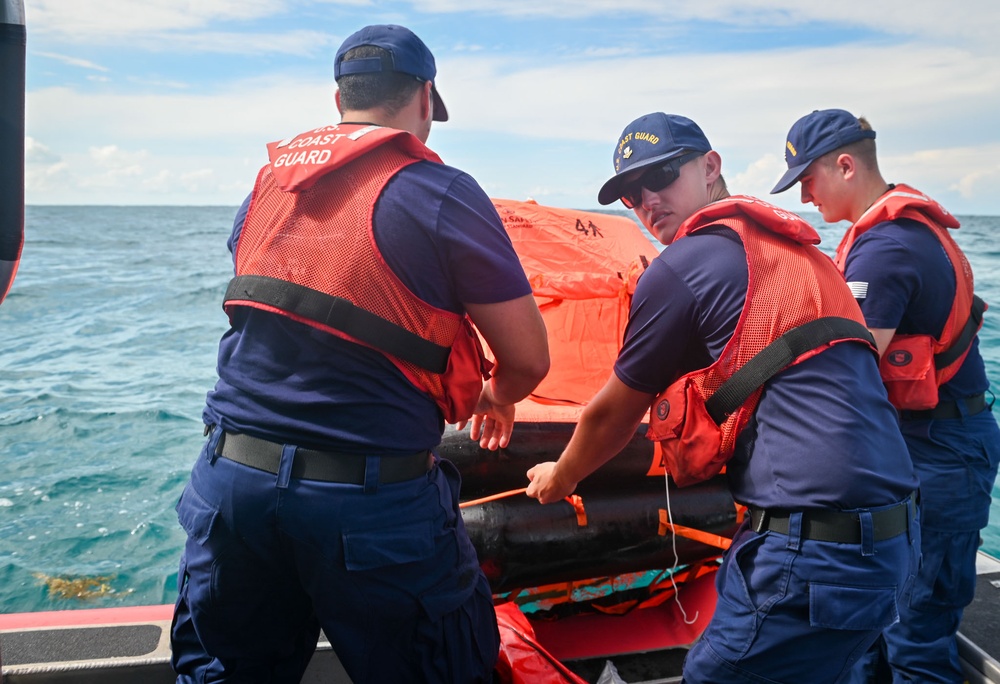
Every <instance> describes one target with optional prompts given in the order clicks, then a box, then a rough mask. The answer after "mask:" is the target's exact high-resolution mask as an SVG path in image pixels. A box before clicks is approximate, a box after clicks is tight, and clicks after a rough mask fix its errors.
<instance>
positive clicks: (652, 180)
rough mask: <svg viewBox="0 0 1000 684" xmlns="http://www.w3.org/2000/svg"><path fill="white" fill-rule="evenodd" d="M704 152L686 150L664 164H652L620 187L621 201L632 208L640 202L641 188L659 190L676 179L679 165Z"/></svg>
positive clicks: (679, 172)
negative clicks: (652, 165)
mask: <svg viewBox="0 0 1000 684" xmlns="http://www.w3.org/2000/svg"><path fill="white" fill-rule="evenodd" d="M703 154H705V153H704V152H688V153H687V154H682V155H680V156H679V157H674V158H673V159H671V160H670V161H668V162H667V163H666V164H662V165H660V166H654V167H653V168H651V169H649V170H647V171H646V172H645V173H643V174H642V175H641V176H639V177H638V178H636V179H635V180H634V181H632V182H631V183H629V184H627V185H625V186H624V187H622V196H621V201H622V204H624V205H625V206H626V207H628V208H629V209H634V208H636V207H638V206H639V205H641V204H642V189H643V188H646V189H647V190H649V191H650V192H659V191H660V190H663V189H664V188H665V187H667V186H668V185H670V184H671V183H673V182H674V181H675V180H677V179H678V178H679V177H680V175H681V167H682V166H684V165H685V164H687V163H688V162H689V161H691V160H692V159H696V158H698V157H700V156H701V155H703Z"/></svg>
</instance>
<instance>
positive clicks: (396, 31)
mask: <svg viewBox="0 0 1000 684" xmlns="http://www.w3.org/2000/svg"><path fill="white" fill-rule="evenodd" d="M362 45H374V46H375V47H379V48H382V49H383V50H385V51H386V52H388V53H389V59H388V60H381V59H379V58H377V57H366V58H362V59H350V60H347V61H346V62H345V61H344V55H345V54H347V52H348V51H350V50H353V49H354V48H356V47H361V46H362ZM380 71H396V72H399V73H401V74H409V75H410V76H415V77H417V78H419V79H420V80H422V81H430V83H431V93H433V95H434V121H447V120H448V110H447V109H446V108H445V106H444V100H442V99H441V96H440V95H439V94H438V91H437V86H436V85H435V84H434V77H435V76H437V66H435V64H434V55H432V54H431V51H430V50H428V49H427V46H426V45H424V41H422V40H420V38H418V37H417V35H416V34H415V33H414V32H413V31H411V30H410V29H408V28H406V27H405V26H396V25H395V24H376V25H373V26H365V27H364V28H363V29H361V30H360V31H357V32H356V33H353V34H351V35H350V36H348V37H347V40H345V41H344V42H343V44H342V45H341V46H340V49H339V50H337V56H336V57H335V58H334V61H333V78H334V80H336V81H339V80H340V77H341V76H347V75H349V74H370V73H375V72H380Z"/></svg>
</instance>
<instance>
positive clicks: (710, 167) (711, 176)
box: [705, 150, 722, 187]
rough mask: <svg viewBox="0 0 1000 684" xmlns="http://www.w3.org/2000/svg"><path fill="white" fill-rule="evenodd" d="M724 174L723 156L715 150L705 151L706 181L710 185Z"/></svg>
mask: <svg viewBox="0 0 1000 684" xmlns="http://www.w3.org/2000/svg"><path fill="white" fill-rule="evenodd" d="M721 175H722V157H721V156H719V153H718V152H716V151H715V150H709V151H708V152H706V153H705V182H706V183H707V184H708V186H709V187H711V186H712V184H713V183H715V181H716V179H717V178H718V177H719V176H721Z"/></svg>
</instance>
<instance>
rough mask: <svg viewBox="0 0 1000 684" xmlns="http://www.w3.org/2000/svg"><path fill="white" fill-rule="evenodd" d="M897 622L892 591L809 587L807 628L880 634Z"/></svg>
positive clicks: (835, 586)
mask: <svg viewBox="0 0 1000 684" xmlns="http://www.w3.org/2000/svg"><path fill="white" fill-rule="evenodd" d="M898 620H899V613H898V612H897V610H896V588H895V587H849V586H842V585H837V584H819V583H812V584H810V585H809V624H811V625H812V626H813V627H825V628H827V629H856V630H875V629H877V630H881V629H885V628H886V627H888V626H889V625H892V624H894V623H895V622H897V621H898Z"/></svg>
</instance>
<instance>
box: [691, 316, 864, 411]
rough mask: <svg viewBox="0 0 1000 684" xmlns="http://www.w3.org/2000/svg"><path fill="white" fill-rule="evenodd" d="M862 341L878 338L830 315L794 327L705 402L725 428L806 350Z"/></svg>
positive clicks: (859, 327)
mask: <svg viewBox="0 0 1000 684" xmlns="http://www.w3.org/2000/svg"><path fill="white" fill-rule="evenodd" d="M850 338H861V339H864V340H868V341H869V342H871V344H872V346H873V347H874V346H875V339H874V338H873V337H872V334H871V333H870V332H869V331H868V328H866V327H865V326H864V325H862V324H861V323H858V322H857V321H854V320H851V319H850V318H840V317H838V316H827V317H825V318H817V319H816V320H815V321H809V322H808V323H803V324H802V325H800V326H798V327H795V328H792V329H791V330H789V331H788V332H786V333H785V334H784V335H782V336H781V337H779V338H778V339H776V340H775V341H774V342H772V343H771V344H769V345H767V346H766V347H764V348H763V349H761V350H760V351H759V352H757V353H756V354H755V355H754V356H753V358H752V359H750V360H749V361H747V362H746V363H745V364H744V365H743V367H742V368H740V369H739V370H737V371H736V372H735V373H733V374H732V376H730V378H729V379H728V380H726V381H725V382H724V383H722V386H721V387H719V389H718V390H716V391H715V393H714V394H713V395H712V396H711V397H709V398H708V400H707V401H706V402H705V408H706V409H707V410H708V415H710V416H711V417H712V420H714V421H715V422H716V424H717V425H722V423H723V422H724V421H725V420H726V417H727V416H729V415H730V414H731V413H732V412H733V411H735V410H736V409H738V408H739V407H740V406H742V405H743V402H744V401H746V400H747V398H748V397H749V396H750V395H751V394H753V393H754V390H756V389H757V388H758V387H760V386H761V385H763V384H764V383H765V382H767V380H768V379H769V378H771V377H772V376H773V375H774V374H776V373H777V372H778V371H780V370H782V369H783V368H785V367H786V366H788V365H789V364H790V363H792V361H794V360H795V359H797V358H798V357H800V356H802V355H803V354H805V353H806V352H807V351H810V350H812V349H816V348H817V347H821V346H822V345H824V344H827V343H829V342H833V341H834V340H843V339H850Z"/></svg>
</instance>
